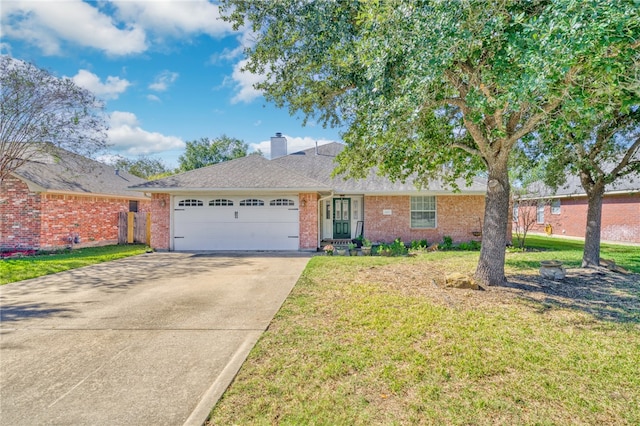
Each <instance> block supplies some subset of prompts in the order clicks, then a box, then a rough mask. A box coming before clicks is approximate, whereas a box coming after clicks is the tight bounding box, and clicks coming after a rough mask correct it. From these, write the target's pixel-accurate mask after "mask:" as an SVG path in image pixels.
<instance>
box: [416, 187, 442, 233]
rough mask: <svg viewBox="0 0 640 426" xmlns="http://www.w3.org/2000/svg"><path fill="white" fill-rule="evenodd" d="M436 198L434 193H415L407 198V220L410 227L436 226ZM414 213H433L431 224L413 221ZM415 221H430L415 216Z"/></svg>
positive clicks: (425, 227) (428, 227)
mask: <svg viewBox="0 0 640 426" xmlns="http://www.w3.org/2000/svg"><path fill="white" fill-rule="evenodd" d="M437 212H438V200H437V199H436V196H435V195H416V196H411V198H410V199H409V221H410V226H411V228H412V229H435V228H437V227H438V213H437ZM414 213H433V224H431V223H429V224H426V225H424V224H422V223H417V222H414V217H413V216H414ZM415 220H416V221H420V222H422V221H425V220H427V221H430V219H424V218H420V219H418V218H416V219H415Z"/></svg>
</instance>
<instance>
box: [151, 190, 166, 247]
mask: <svg viewBox="0 0 640 426" xmlns="http://www.w3.org/2000/svg"><path fill="white" fill-rule="evenodd" d="M150 209H151V247H152V248H154V249H156V250H169V249H170V248H171V246H170V244H169V242H170V236H171V233H170V229H171V225H170V221H171V219H170V217H171V216H170V214H171V197H170V196H169V194H151V206H150Z"/></svg>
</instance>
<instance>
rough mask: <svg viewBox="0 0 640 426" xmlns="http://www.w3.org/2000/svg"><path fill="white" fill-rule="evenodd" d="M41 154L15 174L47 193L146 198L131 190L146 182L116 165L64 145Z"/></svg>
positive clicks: (31, 185)
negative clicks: (77, 152)
mask: <svg viewBox="0 0 640 426" xmlns="http://www.w3.org/2000/svg"><path fill="white" fill-rule="evenodd" d="M51 149H52V151H51V153H43V154H38V156H37V158H34V161H29V162H27V163H25V164H23V165H22V166H20V167H19V168H18V169H17V170H16V171H15V172H14V173H13V174H14V175H15V176H17V177H18V178H20V179H22V180H24V181H26V182H27V183H28V184H29V185H30V187H32V188H34V187H35V189H37V190H39V191H43V192H75V193H81V194H101V195H118V196H124V197H127V198H131V197H142V196H143V194H142V193H135V192H132V191H130V190H129V189H128V187H129V186H131V185H137V184H140V183H143V182H145V180H144V179H141V178H139V177H137V176H133V175H131V174H129V173H127V172H124V171H119V172H118V174H116V169H115V168H114V167H112V166H108V165H106V164H103V163H100V162H98V161H95V160H92V159H90V158H87V157H84V156H81V155H78V154H74V153H72V152H70V151H66V150H64V149H61V148H51Z"/></svg>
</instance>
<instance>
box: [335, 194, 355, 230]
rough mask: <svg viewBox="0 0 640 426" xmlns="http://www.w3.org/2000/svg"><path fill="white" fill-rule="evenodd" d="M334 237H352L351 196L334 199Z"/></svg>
mask: <svg viewBox="0 0 640 426" xmlns="http://www.w3.org/2000/svg"><path fill="white" fill-rule="evenodd" d="M333 238H335V239H347V238H351V198H335V199H334V200H333Z"/></svg>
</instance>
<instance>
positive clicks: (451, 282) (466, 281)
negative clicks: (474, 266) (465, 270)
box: [445, 272, 480, 290]
mask: <svg viewBox="0 0 640 426" xmlns="http://www.w3.org/2000/svg"><path fill="white" fill-rule="evenodd" d="M445 287H449V288H468V289H471V290H478V289H479V288H480V287H479V286H478V284H477V283H476V282H475V280H474V279H473V277H470V276H469V275H465V274H461V273H459V272H454V273H453V274H448V275H447V276H446V277H445Z"/></svg>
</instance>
